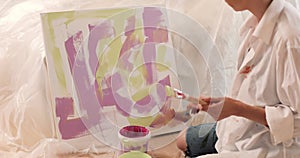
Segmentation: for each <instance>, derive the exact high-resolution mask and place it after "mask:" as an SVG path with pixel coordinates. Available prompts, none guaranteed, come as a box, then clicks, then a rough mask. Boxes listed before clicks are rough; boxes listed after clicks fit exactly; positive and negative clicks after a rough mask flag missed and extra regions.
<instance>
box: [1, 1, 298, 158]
mask: <svg viewBox="0 0 300 158" xmlns="http://www.w3.org/2000/svg"><path fill="white" fill-rule="evenodd" d="M290 1H291V2H292V3H293V4H294V5H295V6H297V7H298V8H299V7H300V4H299V3H300V2H299V1H298V0H290ZM0 4H1V5H0V37H1V38H0V75H1V77H0V157H57V155H64V154H66V153H74V152H82V153H87V152H91V153H100V152H109V151H111V150H112V149H110V148H109V147H106V146H104V145H103V146H101V147H100V148H98V147H96V146H95V145H93V143H91V144H90V146H87V147H85V148H84V147H83V148H80V149H79V148H76V147H74V146H72V145H70V144H69V143H68V142H62V141H60V140H58V139H56V133H55V126H54V120H53V114H52V111H51V110H52V109H51V106H50V95H49V86H50V85H49V83H48V76H47V69H46V66H45V49H44V43H43V33H42V27H41V20H40V13H42V12H52V11H63V10H75V9H76V10H80V9H99V8H112V7H125V6H145V5H160V6H165V7H167V8H168V9H172V10H175V11H178V12H180V13H183V14H186V15H187V16H189V17H191V18H192V19H194V20H195V21H196V22H198V23H200V24H201V25H202V26H203V27H204V28H205V29H206V30H207V31H208V32H209V33H210V35H211V38H212V39H213V41H214V42H215V43H216V46H217V48H218V49H219V52H220V53H221V56H222V58H223V62H224V66H225V75H226V79H227V80H226V81H227V84H226V87H227V88H228V87H230V85H231V82H230V81H231V80H230V79H231V77H232V75H233V74H234V70H235V69H234V68H235V58H236V53H235V52H236V50H237V47H238V45H239V37H238V28H239V27H240V24H241V23H242V21H243V19H244V18H245V17H246V16H247V13H245V14H244V13H243V14H241V13H234V12H233V11H232V9H231V8H229V7H228V6H227V5H226V4H225V2H224V1H223V0H189V1H186V0H164V1H161V0H140V1H137V0H88V1H85V0H51V1H41V0H4V1H3V0H2V1H1V2H0ZM174 25H178V27H179V26H182V25H184V24H182V23H180V21H178V22H177V23H174ZM174 27H176V26H174ZM186 33H188V30H187V32H186ZM173 42H174V46H175V47H176V48H177V49H178V50H180V51H181V52H191V51H194V49H195V48H194V47H193V46H191V45H189V44H187V43H188V42H187V41H186V40H184V39H180V38H178V37H176V36H174V37H173ZM186 55H187V56H188V55H189V54H186ZM190 55H192V54H190ZM195 60H196V59H195ZM195 67H197V65H195ZM197 74H202V75H199V76H200V77H205V76H206V75H205V72H197ZM188 75H189V74H185V73H184V71H183V72H182V74H181V77H182V78H188ZM207 80H209V78H207ZM206 86H207V85H205V84H204V85H200V89H202V90H203V93H204V94H205V93H209V88H208V87H206ZM187 88H189V87H187ZM190 88H193V87H190ZM206 90H207V91H206Z"/></svg>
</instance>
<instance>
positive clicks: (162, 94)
mask: <svg viewBox="0 0 300 158" xmlns="http://www.w3.org/2000/svg"><path fill="white" fill-rule="evenodd" d="M158 83H159V86H157V89H156V90H157V94H158V96H159V97H160V101H161V102H166V100H167V99H168V96H167V93H166V90H165V86H171V80H170V76H169V75H168V76H166V77H165V78H163V79H162V80H160V81H158Z"/></svg>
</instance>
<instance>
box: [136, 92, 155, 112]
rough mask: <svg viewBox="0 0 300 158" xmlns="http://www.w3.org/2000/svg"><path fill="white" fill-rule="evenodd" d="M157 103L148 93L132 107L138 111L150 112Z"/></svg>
mask: <svg viewBox="0 0 300 158" xmlns="http://www.w3.org/2000/svg"><path fill="white" fill-rule="evenodd" d="M156 105H157V103H156V101H155V100H154V99H153V98H152V96H150V95H148V96H146V97H144V98H142V99H141V100H139V101H137V102H136V104H134V106H133V107H134V109H136V110H137V111H138V112H139V113H142V114H145V113H149V112H151V110H152V109H153V108H154V107H155V106H156Z"/></svg>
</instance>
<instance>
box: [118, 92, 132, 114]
mask: <svg viewBox="0 0 300 158" xmlns="http://www.w3.org/2000/svg"><path fill="white" fill-rule="evenodd" d="M114 96H115V99H116V101H117V109H118V110H119V112H121V114H122V115H123V116H126V117H128V116H130V113H131V110H132V105H133V102H132V101H131V100H130V99H128V98H126V97H123V96H121V95H120V94H118V93H114Z"/></svg>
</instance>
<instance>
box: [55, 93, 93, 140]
mask: <svg viewBox="0 0 300 158" xmlns="http://www.w3.org/2000/svg"><path fill="white" fill-rule="evenodd" d="M55 102H56V117H59V118H60V120H59V123H58V127H59V131H60V133H61V136H62V139H72V138H77V137H79V136H82V135H86V134H87V133H88V130H87V128H86V126H85V125H84V123H83V122H82V120H81V118H75V119H68V117H69V116H72V115H74V105H73V99H72V98H55Z"/></svg>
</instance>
